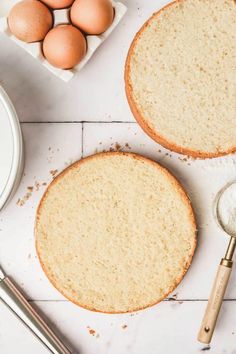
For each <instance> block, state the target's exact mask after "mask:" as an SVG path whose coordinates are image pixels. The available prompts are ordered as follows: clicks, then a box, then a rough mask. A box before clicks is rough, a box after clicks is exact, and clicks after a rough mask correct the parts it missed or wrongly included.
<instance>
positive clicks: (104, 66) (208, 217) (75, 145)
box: [0, 0, 236, 354]
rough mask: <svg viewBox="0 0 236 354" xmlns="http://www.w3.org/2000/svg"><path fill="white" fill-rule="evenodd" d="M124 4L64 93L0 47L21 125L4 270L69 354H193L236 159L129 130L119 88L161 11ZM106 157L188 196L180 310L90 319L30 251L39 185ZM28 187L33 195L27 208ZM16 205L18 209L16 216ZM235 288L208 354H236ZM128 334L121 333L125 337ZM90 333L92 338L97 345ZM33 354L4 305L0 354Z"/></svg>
mask: <svg viewBox="0 0 236 354" xmlns="http://www.w3.org/2000/svg"><path fill="white" fill-rule="evenodd" d="M124 2H125V3H126V4H127V5H128V8H129V11H128V14H127V15H126V17H125V18H124V20H123V21H122V23H121V24H120V26H119V27H118V28H117V29H116V31H115V32H114V33H113V34H112V35H111V37H110V38H109V39H108V40H107V41H106V42H105V43H104V44H103V45H102V47H101V48H100V49H99V50H98V52H97V53H96V54H95V56H94V58H93V59H92V61H91V62H90V63H89V64H88V65H87V66H86V68H84V70H83V71H81V73H80V74H79V75H77V76H76V77H75V78H74V79H73V80H72V81H71V82H70V83H69V84H65V83H63V82H61V81H60V80H58V79H57V78H55V77H53V76H52V75H51V74H50V73H48V72H47V71H46V70H45V69H44V68H42V67H41V66H40V65H38V64H37V62H35V61H34V60H33V59H32V58H31V57H30V56H28V55H27V54H25V53H24V52H23V51H22V50H21V49H20V48H18V47H17V46H16V45H14V43H12V42H11V41H9V40H8V39H7V38H5V37H3V36H1V37H0V82H1V84H2V85H3V87H4V88H5V89H6V90H7V91H8V93H9V95H10V97H11V98H12V100H13V102H14V104H15V106H16V108H17V111H18V114H19V117H20V120H21V122H24V123H22V130H23V134H24V139H25V150H26V165H25V175H24V177H23V180H22V183H21V185H20V188H19V190H18V192H17V194H16V196H15V197H14V199H13V200H12V201H11V203H10V204H9V205H8V207H7V208H6V209H5V210H4V211H3V212H1V214H0V260H1V264H2V265H3V267H4V268H5V270H6V271H7V273H8V274H9V275H10V276H12V277H13V278H14V280H15V281H16V283H18V284H19V285H20V286H21V288H22V289H23V291H24V292H25V293H26V294H27V296H28V298H30V299H33V300H34V301H33V305H36V306H37V307H39V308H40V309H41V310H42V311H43V312H44V313H45V315H46V316H47V317H48V318H49V319H50V321H51V322H52V323H54V324H55V325H56V328H58V329H59V331H60V332H62V333H63V334H64V335H65V337H66V338H67V339H68V342H69V343H70V344H71V345H72V347H74V348H75V349H76V350H75V353H76V352H78V353H81V354H95V353H96V354H143V353H146V354H197V353H201V351H202V350H203V349H204V348H205V346H204V345H201V344H199V343H198V342H197V341H196V335H197V331H198V328H199V324H200V321H201V318H202V314H203V310H204V307H205V305H206V299H207V297H208V295H209V291H210V287H211V283H212V280H213V277H214V274H215V270H216V267H217V264H218V262H219V260H220V258H221V257H222V255H223V253H224V250H225V248H226V245H227V241H228V239H227V237H226V236H224V235H223V234H222V232H221V231H220V230H219V229H218V228H217V226H216V224H215V222H214V220H213V217H212V212H211V205H212V201H213V199H214V195H215V193H216V192H217V190H218V189H219V188H221V187H222V186H223V185H224V184H225V183H227V182H229V181H232V180H234V179H236V156H230V157H227V158H221V159H215V160H212V161H196V160H195V161H194V160H191V159H186V160H185V158H184V157H183V156H181V155H177V154H174V153H171V152H169V151H167V150H165V149H163V148H162V147H160V146H159V145H157V144H156V143H154V142H153V141H152V140H151V139H149V138H148V137H147V136H146V135H145V134H144V133H143V132H142V130H141V129H140V128H139V126H138V125H137V124H136V123H134V119H133V117H132V115H131V113H130V111H129V108H128V105H127V102H126V99H125V93H124V83H123V66H124V61H125V57H126V53H127V49H128V46H129V44H130V41H131V39H132V37H133V35H134V33H135V32H136V30H137V29H138V28H139V26H140V25H141V24H142V23H143V22H144V20H145V19H146V18H147V17H148V16H149V15H151V14H152V12H153V11H154V10H157V9H158V8H160V7H161V6H162V5H163V4H165V2H166V1H154V0H137V1H133V0H129V1H124ZM2 4H3V5H4V6H6V5H8V0H1V1H0V13H1V9H3V7H2V8H1V6H3V5H2ZM115 121H117V122H118V123H116V122H115ZM129 122H130V123H129ZM110 149H121V150H127V151H134V152H138V153H141V154H143V155H145V156H148V157H151V158H153V159H155V160H156V161H159V162H160V163H162V164H163V165H164V166H166V167H168V168H169V169H170V170H171V171H172V173H174V174H175V175H176V176H177V177H178V178H179V179H180V180H181V182H182V183H183V185H184V186H185V188H186V190H187V191H188V193H189V195H190V197H191V199H192V202H193V205H194V208H195V210H196V212H197V218H198V225H199V243H198V249H197V252H196V255H195V257H194V261H193V264H192V266H191V268H190V270H189V272H188V273H187V275H186V277H185V279H184V280H183V282H182V283H181V285H180V286H179V287H178V288H177V289H176V291H175V292H174V294H173V295H176V294H177V295H176V296H174V298H177V300H173V301H164V302H162V303H161V304H159V305H157V306H155V307H153V308H151V309H149V310H145V311H142V312H140V313H138V314H134V315H120V316H118V315H116V316H113V315H102V314H94V313H92V312H89V311H86V310H83V309H80V308H78V307H76V306H75V305H73V304H70V303H68V302H67V301H65V300H64V299H63V297H62V296H61V295H60V294H58V292H57V291H56V290H54V289H53V288H52V286H51V285H50V284H49V282H48V280H47V279H46V277H45V276H44V274H43V272H42V270H41V268H40V266H39V263H38V260H37V258H36V255H35V250H34V237H33V224H34V215H35V211H36V207H37V204H38V202H39V200H40V197H41V195H42V193H43V192H44V190H45V188H46V185H45V183H46V184H48V183H49V182H50V181H51V179H52V175H53V174H55V173H57V172H60V171H61V170H62V169H64V168H65V166H66V165H68V164H70V163H71V162H73V161H74V160H77V159H80V158H81V156H87V155H90V154H93V153H95V152H98V151H102V150H110ZM56 170H57V172H56ZM50 171H51V172H50ZM31 186H32V187H33V191H32V193H31V195H30V196H29V198H28V199H27V198H24V197H25V196H26V194H27V192H29V190H27V187H31ZM18 199H20V202H22V203H23V204H24V205H22V206H19V205H18V204H19V202H18V204H17V201H18ZM235 282H236V271H235V270H234V272H233V274H232V278H231V282H230V286H229V288H228V290H227V294H226V298H227V301H225V302H224V304H223V309H222V312H221V315H220V320H219V323H218V326H217V329H216V333H215V337H214V339H213V342H212V345H211V349H210V350H209V351H208V352H210V353H213V354H236V321H235V313H236V288H235V286H234V284H235ZM173 295H172V296H173ZM35 300H36V301H35ZM124 325H127V328H125V329H124V328H122V326H124ZM88 326H89V327H90V329H94V330H95V331H96V333H95V335H94V336H92V335H91V334H89V329H88V328H87V327H88ZM97 335H98V336H97ZM32 353H34V354H43V353H44V354H46V351H45V350H44V349H43V348H42V347H41V345H40V344H38V342H37V341H36V340H35V339H34V337H33V336H32V335H31V334H29V333H28V331H26V330H25V328H24V327H22V325H21V324H20V323H19V322H18V321H17V320H16V319H15V318H14V317H13V316H12V314H11V313H10V312H9V311H8V310H7V309H6V308H5V307H4V306H3V305H1V304H0V354H32Z"/></svg>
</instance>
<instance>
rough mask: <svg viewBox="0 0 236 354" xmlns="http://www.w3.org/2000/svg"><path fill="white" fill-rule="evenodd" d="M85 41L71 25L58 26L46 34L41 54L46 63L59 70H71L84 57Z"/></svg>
mask: <svg viewBox="0 0 236 354" xmlns="http://www.w3.org/2000/svg"><path fill="white" fill-rule="evenodd" d="M86 50H87V43H86V39H85V37H84V36H83V34H82V33H81V32H80V30H78V28H75V27H74V26H72V25H60V26H57V27H55V28H53V29H52V30H51V31H50V32H48V34H47V36H46V38H45V40H44V41H43V53H44V56H45V58H46V59H47V61H48V62H49V63H50V64H52V65H53V66H55V67H57V68H61V69H71V68H73V67H74V66H76V65H77V64H78V63H79V62H80V61H81V60H82V59H83V57H84V56H85V54H86Z"/></svg>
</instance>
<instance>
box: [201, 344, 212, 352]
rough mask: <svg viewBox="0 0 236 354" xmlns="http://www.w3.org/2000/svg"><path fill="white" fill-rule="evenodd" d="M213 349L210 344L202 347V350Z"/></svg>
mask: <svg viewBox="0 0 236 354" xmlns="http://www.w3.org/2000/svg"><path fill="white" fill-rule="evenodd" d="M210 349H211V347H210V345H208V346H206V347H203V348H202V349H201V352H205V351H206V350H210Z"/></svg>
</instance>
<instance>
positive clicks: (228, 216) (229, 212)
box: [217, 183, 236, 236]
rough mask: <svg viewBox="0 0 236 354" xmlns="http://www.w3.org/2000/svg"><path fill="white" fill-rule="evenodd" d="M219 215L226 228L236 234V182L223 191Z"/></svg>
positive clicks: (219, 204) (219, 203) (230, 233)
mask: <svg viewBox="0 0 236 354" xmlns="http://www.w3.org/2000/svg"><path fill="white" fill-rule="evenodd" d="M217 211H218V217H219V219H220V223H221V225H222V227H223V228H224V230H225V231H226V232H227V233H228V234H229V235H232V236H236V183H233V184H231V185H230V186H229V187H228V188H226V189H225V191H223V193H222V195H221V196H220V199H219V201H218V208H217Z"/></svg>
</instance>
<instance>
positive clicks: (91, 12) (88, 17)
mask: <svg viewBox="0 0 236 354" xmlns="http://www.w3.org/2000/svg"><path fill="white" fill-rule="evenodd" d="M70 17H71V22H72V23H73V25H74V26H76V27H78V28H80V29H81V30H82V31H84V32H85V33H87V34H90V35H92V34H95V35H96V34H97V35H98V34H101V33H103V32H105V31H106V30H107V29H108V28H109V27H110V26H111V24H112V22H113V19H114V9H113V6H112V3H111V1H110V0H75V2H74V3H73V5H72V7H71V12H70Z"/></svg>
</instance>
